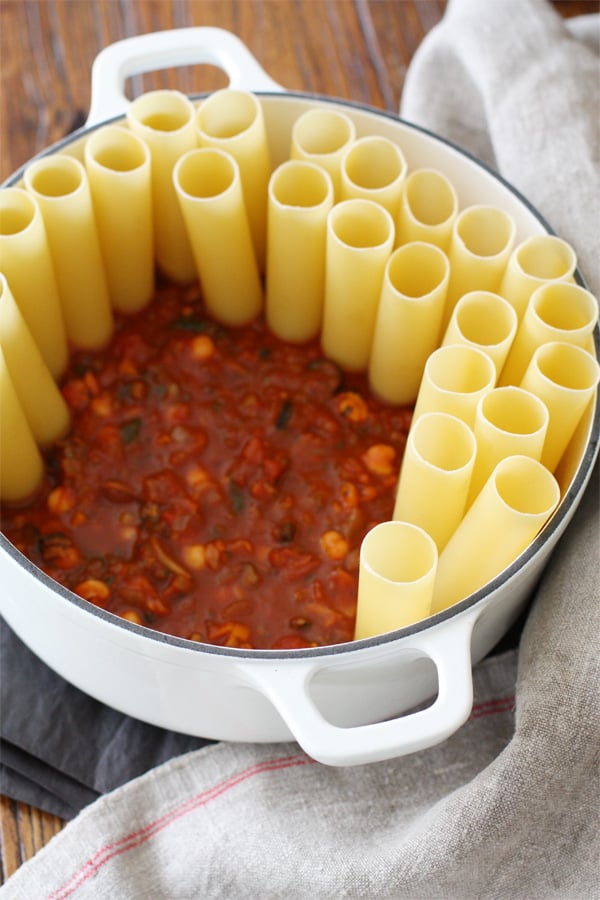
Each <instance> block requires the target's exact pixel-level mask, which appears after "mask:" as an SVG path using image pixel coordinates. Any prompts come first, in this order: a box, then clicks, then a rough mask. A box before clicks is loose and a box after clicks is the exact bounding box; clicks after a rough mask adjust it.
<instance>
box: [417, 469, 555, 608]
mask: <svg viewBox="0 0 600 900" xmlns="http://www.w3.org/2000/svg"><path fill="white" fill-rule="evenodd" d="M559 500H560V490H559V487H558V484H557V482H556V479H555V478H554V476H553V475H552V474H551V473H550V472H549V471H548V470H547V469H546V468H544V466H543V465H542V464H541V463H540V462H538V461H537V460H534V459H531V458H530V457H529V456H509V457H507V458H506V459H503V460H502V461H501V462H499V463H498V465H497V466H496V468H495V469H494V471H493V473H492V475H491V476H490V477H489V479H488V480H487V482H486V483H485V485H484V487H483V489H482V490H481V492H480V493H479V495H478V497H477V499H476V500H475V502H474V503H473V505H472V506H471V508H470V509H469V511H468V512H467V513H466V515H465V517H464V519H463V520H462V522H461V523H460V525H459V526H458V528H457V529H456V531H455V532H454V534H453V535H452V537H451V538H450V540H449V541H448V543H447V544H446V546H445V548H444V550H443V551H442V553H441V554H440V558H439V562H438V568H437V577H436V583H435V588H434V594H433V602H432V609H431V611H432V613H437V612H441V611H442V610H443V609H447V608H448V607H449V606H452V604H454V603H457V602H458V601H459V600H463V599H465V598H466V597H468V596H469V595H470V594H472V593H474V592H475V591H477V590H478V589H479V588H481V587H483V586H484V585H485V584H487V583H488V582H489V581H491V580H492V578H495V577H496V575H499V574H500V572H502V571H503V570H504V569H505V568H506V567H507V566H509V565H510V564H511V563H512V562H514V560H515V559H517V557H518V556H519V555H520V554H521V553H522V552H523V551H524V550H525V549H526V548H527V547H528V546H529V544H530V543H531V541H532V540H533V539H534V538H535V537H536V535H537V534H538V533H539V531H540V530H541V529H542V527H543V526H544V525H545V523H546V522H547V521H548V519H549V518H550V516H551V515H552V513H553V512H554V510H555V509H556V506H557V504H558V501H559Z"/></svg>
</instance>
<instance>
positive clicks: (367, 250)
mask: <svg viewBox="0 0 600 900" xmlns="http://www.w3.org/2000/svg"><path fill="white" fill-rule="evenodd" d="M393 243H394V223H393V220H392V217H391V216H390V214H389V212H388V211H387V210H386V209H384V208H383V207H382V206H379V204H377V203H373V201H372V200H343V201H342V202H340V203H338V204H337V205H336V206H334V207H333V209H332V210H331V212H330V213H329V217H328V220H327V241H326V265H325V304H324V309H323V329H322V332H321V342H322V345H323V351H324V353H325V354H326V355H327V356H329V358H330V359H332V360H334V362H337V363H338V364H339V365H340V366H342V368H345V369H350V370H353V371H362V370H365V369H367V367H368V365H369V357H370V353H371V344H372V341H373V330H374V327H375V318H376V315H377V306H378V303H379V294H380V291H381V283H382V280H383V273H384V270H385V266H386V263H387V260H388V257H389V255H390V253H391V251H392V246H393Z"/></svg>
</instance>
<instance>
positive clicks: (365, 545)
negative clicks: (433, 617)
mask: <svg viewBox="0 0 600 900" xmlns="http://www.w3.org/2000/svg"><path fill="white" fill-rule="evenodd" d="M437 559H438V553H437V548H436V546H435V542H434V541H433V540H432V538H431V537H430V536H429V535H428V534H427V533H426V532H425V531H423V529H422V528H418V527H417V526H416V525H411V524H410V523H407V522H381V523H380V524H379V525H376V526H375V527H374V528H372V529H371V530H370V531H369V532H368V533H367V535H366V536H365V538H364V540H363V542H362V544H361V548H360V566H359V577H358V600H357V609H356V626H355V632H354V639H355V640H361V639H362V638H369V637H373V636H375V635H377V634H383V633H384V632H386V631H393V630H395V629H396V628H403V627H404V626H405V625H411V624H412V623H413V622H418V621H420V620H421V619H424V618H426V617H427V616H428V615H429V612H430V609H431V601H432V596H433V585H434V579H435V573H436V567H437Z"/></svg>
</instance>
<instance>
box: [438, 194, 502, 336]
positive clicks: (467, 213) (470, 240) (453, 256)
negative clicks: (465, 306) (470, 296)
mask: <svg viewBox="0 0 600 900" xmlns="http://www.w3.org/2000/svg"><path fill="white" fill-rule="evenodd" d="M515 236H516V226H515V223H514V221H513V219H512V217H511V216H509V215H508V213H506V212H504V210H502V209H499V208H497V207H495V206H469V207H467V208H466V209H463V210H462V211H461V212H460V213H459V214H458V216H457V217H456V219H455V221H454V225H453V227H452V237H451V239H450V248H449V251H448V257H449V259H450V283H449V285H448V298H447V301H446V313H445V323H444V324H445V325H447V323H448V321H449V320H450V316H451V315H452V311H453V309H454V307H455V305H456V302H457V301H458V300H459V299H460V298H461V297H462V296H463V294H467V293H469V291H475V290H480V291H491V292H492V293H498V288H499V287H500V282H501V281H502V276H503V274H504V270H505V269H506V264H507V262H508V259H509V256H510V254H511V252H512V249H513V247H514V243H515Z"/></svg>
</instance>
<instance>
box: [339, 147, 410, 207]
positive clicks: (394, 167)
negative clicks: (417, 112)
mask: <svg viewBox="0 0 600 900" xmlns="http://www.w3.org/2000/svg"><path fill="white" fill-rule="evenodd" d="M406 170H407V166H406V160H405V159H404V154H403V153H402V150H401V149H400V147H399V146H398V145H397V144H395V143H394V141H391V140H389V138H385V137H379V136H378V135H369V136H368V137H363V138H359V139H358V140H357V141H355V142H354V143H353V144H351V146H350V147H349V148H348V149H347V150H346V152H345V154H344V156H343V157H342V161H341V169H340V179H341V188H340V199H341V200H350V199H352V198H353V197H362V198H364V199H365V200H374V201H375V202H376V203H381V205H382V206H385V208H386V209H387V211H388V212H389V214H390V215H391V217H392V219H393V220H394V222H395V221H396V219H397V217H398V210H399V207H400V200H401V198H402V191H403V187H404V179H405V178H406Z"/></svg>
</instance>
